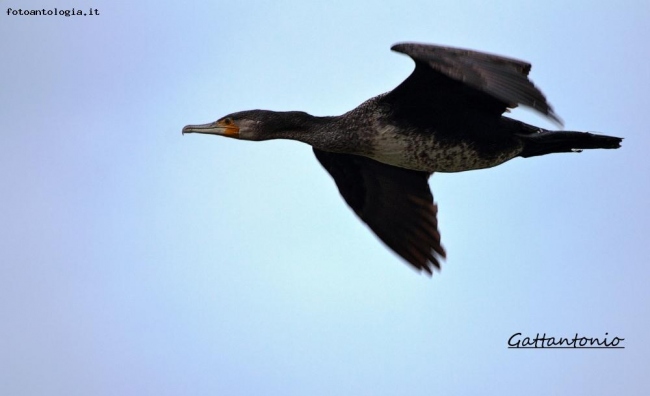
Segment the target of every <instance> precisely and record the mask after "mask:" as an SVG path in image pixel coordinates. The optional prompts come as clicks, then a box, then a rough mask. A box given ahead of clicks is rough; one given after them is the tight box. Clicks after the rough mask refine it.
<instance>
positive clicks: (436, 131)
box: [183, 43, 622, 274]
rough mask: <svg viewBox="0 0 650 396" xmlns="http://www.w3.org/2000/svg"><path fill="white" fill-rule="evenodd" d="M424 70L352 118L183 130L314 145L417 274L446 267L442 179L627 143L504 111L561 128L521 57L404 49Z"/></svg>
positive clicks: (246, 120) (267, 119)
mask: <svg viewBox="0 0 650 396" xmlns="http://www.w3.org/2000/svg"><path fill="white" fill-rule="evenodd" d="M391 49H392V50H393V51H397V52H401V53H403V54H406V55H408V56H410V57H411V58H412V59H413V60H414V61H415V70H414V71H413V73H412V74H411V75H410V76H409V77H408V78H407V79H406V80H404V81H403V82H402V83H401V84H400V85H399V86H397V88H395V89H393V90H392V91H390V92H387V93H384V94H382V95H379V96H376V97H374V98H371V99H369V100H367V101H366V102H364V103H362V104H361V105H360V106H359V107H357V108H356V109H353V110H351V111H349V112H347V113H345V114H343V115H340V116H333V117H315V116H312V115H309V114H307V113H305V112H301V111H286V112H274V111H267V110H249V111H241V112H237V113H232V114H229V115H227V116H225V117H222V118H220V119H218V120H217V121H215V122H212V123H209V124H204V125H188V126H186V127H184V128H183V133H205V134H213V135H221V136H226V137H231V138H235V139H242V140H269V139H292V140H298V141H301V142H304V143H307V144H309V145H311V146H312V147H313V150H314V154H316V158H317V159H318V161H319V162H320V163H321V165H323V167H324V168H325V169H326V170H327V171H328V172H329V173H330V175H331V176H332V178H333V179H334V182H335V183H336V185H337V187H338V189H339V192H340V193H341V195H342V196H343V198H344V199H345V201H346V202H347V204H348V205H349V206H350V207H351V208H352V209H353V210H354V212H355V213H356V214H357V215H358V216H359V217H360V218H361V220H363V221H364V222H365V223H366V224H367V225H368V226H369V227H370V229H371V230H372V231H373V232H374V233H375V234H376V235H377V236H378V237H379V239H381V240H382V241H383V242H384V243H385V244H386V245H388V247H390V248H391V249H392V250H394V251H395V252H396V253H397V254H399V255H400V256H401V257H403V258H404V260H406V261H407V262H408V263H409V264H411V265H413V266H414V267H415V268H417V269H418V270H424V271H426V272H427V273H429V274H431V270H432V267H436V268H438V269H440V261H441V259H442V258H445V256H446V253H445V250H444V248H443V247H442V245H441V244H440V233H439V232H438V221H437V219H436V213H437V211H438V208H437V206H436V204H435V203H434V202H433V196H432V195H431V191H430V190H429V185H428V179H429V176H431V174H432V173H433V172H461V171H468V170H472V169H481V168H490V167H493V166H496V165H499V164H502V163H504V162H505V161H508V160H510V159H512V158H514V157H518V156H519V157H524V158H527V157H534V156H538V155H545V154H551V153H562V152H580V151H581V150H583V149H599V148H602V149H615V148H618V147H620V142H621V140H622V139H621V138H617V137H612V136H604V135H595V134H591V133H587V132H569V131H549V130H545V129H542V128H539V127H535V126H532V125H529V124H525V123H523V122H520V121H516V120H513V119H511V118H507V117H503V116H502V113H504V112H505V111H507V109H508V108H514V107H516V106H517V105H524V106H528V107H531V108H533V109H535V110H537V111H539V112H540V113H542V114H544V115H546V116H547V117H549V118H551V119H553V120H554V121H556V122H557V123H559V124H561V121H560V119H559V118H558V117H557V116H556V114H555V113H554V112H553V109H552V108H551V106H550V105H549V104H548V103H547V101H546V98H545V97H544V95H543V94H542V93H541V92H540V90H539V89H537V88H536V87H535V85H533V83H532V82H531V81H530V80H529V79H528V77H527V76H528V73H529V72H530V68H531V65H530V64H529V63H526V62H522V61H519V60H515V59H509V58H504V57H501V56H496V55H490V54H486V53H481V52H476V51H470V50H465V49H458V48H449V47H440V46H435V45H425V44H414V43H402V44H396V45H394V46H393V47H392V48H391Z"/></svg>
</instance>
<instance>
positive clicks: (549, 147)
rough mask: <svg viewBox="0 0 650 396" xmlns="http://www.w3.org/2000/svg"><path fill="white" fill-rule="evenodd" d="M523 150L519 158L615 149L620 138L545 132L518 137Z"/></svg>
mask: <svg viewBox="0 0 650 396" xmlns="http://www.w3.org/2000/svg"><path fill="white" fill-rule="evenodd" d="M520 136H521V138H522V140H523V142H524V148H523V150H522V152H521V154H519V155H520V156H521V157H524V158H527V157H535V156H538V155H545V154H551V153H570V152H580V151H582V150H585V149H616V148H619V147H621V141H622V140H623V139H622V138H618V137H614V136H606V135H596V134H593V133H589V132H571V131H558V132H553V131H546V130H542V131H540V132H537V133H533V134H526V135H520Z"/></svg>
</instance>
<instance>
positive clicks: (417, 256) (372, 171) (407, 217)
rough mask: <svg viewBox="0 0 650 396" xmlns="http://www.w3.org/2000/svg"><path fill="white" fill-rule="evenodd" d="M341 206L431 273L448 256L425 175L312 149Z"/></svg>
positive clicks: (408, 259) (397, 250) (347, 155)
mask: <svg viewBox="0 0 650 396" xmlns="http://www.w3.org/2000/svg"><path fill="white" fill-rule="evenodd" d="M314 154H316V158H317V159H318V161H319V162H320V163H321V165H323V167H324V168H325V169H326V170H327V171H328V172H329V173H330V175H332V178H334V182H336V186H337V187H338V189H339V192H340V193H341V195H342V196H343V198H344V199H345V202H347V204H348V205H349V206H350V207H351V208H352V210H354V212H355V213H356V214H357V216H359V217H360V218H361V220H363V222H365V223H366V224H367V225H368V226H369V227H370V229H371V230H372V231H373V232H374V233H375V234H376V235H377V236H378V237H379V239H381V240H382V241H383V242H384V243H385V244H386V245H388V247H390V248H391V249H393V250H394V251H395V252H396V253H397V254H399V255H400V256H402V257H403V258H404V259H405V260H406V261H408V262H409V263H410V264H411V265H413V266H414V267H415V268H417V269H419V270H424V271H426V272H428V273H429V274H431V272H432V266H434V267H436V268H438V269H440V259H442V258H444V257H445V256H446V253H445V250H444V249H443V247H442V246H441V245H440V233H439V232H438V220H437V219H436V213H437V211H438V208H437V206H436V205H435V204H434V202H433V196H432V195H431V191H430V190H429V184H428V178H429V173H426V172H420V171H413V170H408V169H403V168H398V167H394V166H391V165H386V164H382V163H380V162H377V161H375V160H372V159H370V158H366V157H361V156H357V155H351V154H339V153H331V152H327V151H322V150H319V149H316V148H314Z"/></svg>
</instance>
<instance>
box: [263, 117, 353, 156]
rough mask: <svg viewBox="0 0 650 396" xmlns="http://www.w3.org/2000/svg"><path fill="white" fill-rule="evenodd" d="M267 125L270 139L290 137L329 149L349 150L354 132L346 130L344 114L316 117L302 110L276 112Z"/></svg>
mask: <svg viewBox="0 0 650 396" xmlns="http://www.w3.org/2000/svg"><path fill="white" fill-rule="evenodd" d="M269 121H270V122H268V123H267V125H265V136H266V137H267V138H268V139H290V140H298V141H300V142H303V143H307V144H309V145H311V146H313V147H316V148H319V149H322V150H327V151H339V152H349V151H350V148H351V145H352V140H354V136H355V134H354V133H350V131H348V130H346V129H345V128H344V127H343V125H344V124H345V123H344V122H342V121H343V119H342V116H330V117H316V116H312V115H310V114H307V113H304V112H300V111H288V112H281V113H275V115H274V119H272V120H269Z"/></svg>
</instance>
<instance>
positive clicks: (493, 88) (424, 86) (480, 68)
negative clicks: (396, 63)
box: [384, 43, 562, 124]
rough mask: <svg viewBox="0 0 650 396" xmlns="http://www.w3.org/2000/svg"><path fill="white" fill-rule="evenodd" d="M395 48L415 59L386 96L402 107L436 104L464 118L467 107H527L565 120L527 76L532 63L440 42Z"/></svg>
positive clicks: (487, 109) (498, 109) (494, 110)
mask: <svg viewBox="0 0 650 396" xmlns="http://www.w3.org/2000/svg"><path fill="white" fill-rule="evenodd" d="M391 49H392V50H393V51H397V52H401V53H403V54H406V55H408V56H410V57H411V58H412V59H413V60H414V61H415V70H414V71H413V73H412V74H411V75H410V76H409V77H408V78H407V79H406V80H404V82H402V84H400V85H399V86H398V87H397V88H395V89H394V90H393V91H391V92H389V93H388V94H387V95H386V96H385V98H384V100H386V101H388V102H391V104H394V105H396V106H397V107H398V108H399V107H401V108H403V109H404V108H411V109H413V108H418V107H419V108H434V109H438V110H439V111H440V112H441V113H444V112H451V113H452V114H456V115H460V116H462V115H463V114H465V113H466V112H467V111H468V110H471V111H482V112H486V113H491V114H494V115H500V114H502V113H503V112H504V111H505V110H506V109H507V108H514V107H517V105H524V106H528V107H531V108H533V109H535V110H537V111H539V112H540V113H542V114H544V115H546V116H548V117H549V118H551V119H553V120H554V121H556V122H558V123H560V124H561V123H562V121H561V120H560V119H559V118H558V116H557V115H556V114H555V113H554V112H553V109H552V108H551V106H550V105H549V104H548V102H547V101H546V98H545V97H544V94H542V92H541V91H540V90H539V89H537V87H535V85H534V84H533V83H532V82H531V81H530V80H529V79H528V73H529V72H530V68H531V65H530V64H529V63H526V62H522V61H519V60H516V59H510V58H504V57H501V56H497V55H491V54H486V53H482V52H476V51H470V50H466V49H459V48H450V47H440V46H435V45H425V44H414V43H402V44H396V45H394V46H393V47H392V48H391Z"/></svg>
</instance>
